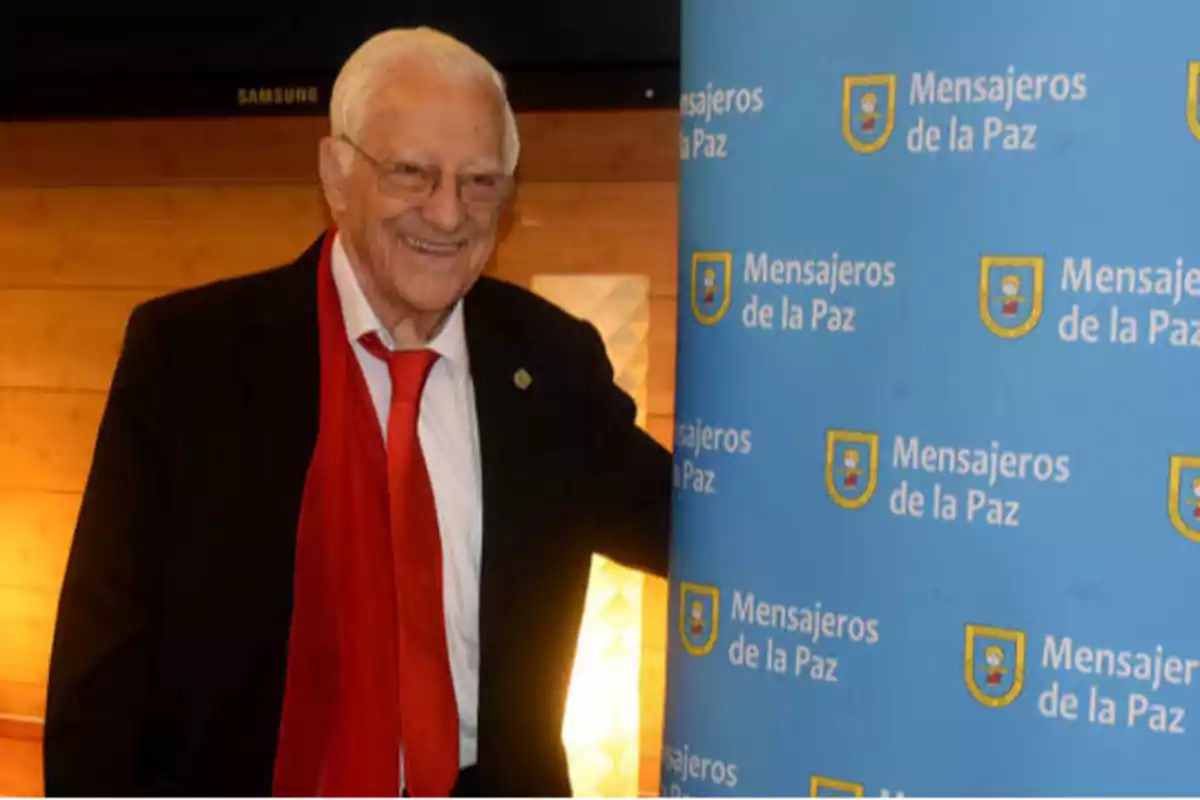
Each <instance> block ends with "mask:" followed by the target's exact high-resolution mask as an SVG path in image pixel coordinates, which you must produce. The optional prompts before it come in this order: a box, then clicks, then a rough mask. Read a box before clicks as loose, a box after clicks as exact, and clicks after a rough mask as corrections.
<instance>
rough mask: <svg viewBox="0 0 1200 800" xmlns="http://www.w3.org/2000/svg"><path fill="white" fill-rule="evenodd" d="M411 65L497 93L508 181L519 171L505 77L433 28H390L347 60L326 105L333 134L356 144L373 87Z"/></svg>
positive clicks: (514, 122) (518, 148)
mask: <svg viewBox="0 0 1200 800" xmlns="http://www.w3.org/2000/svg"><path fill="white" fill-rule="evenodd" d="M409 59H412V60H415V61H418V62H420V63H422V64H425V65H428V66H431V67H433V68H434V69H436V70H438V71H439V72H440V73H442V74H443V75H447V76H454V77H459V78H467V79H472V80H479V81H482V82H484V83H487V84H491V85H492V86H493V87H495V89H496V92H497V93H498V96H499V98H500V101H501V105H503V107H504V171H505V172H506V173H508V174H509V175H511V174H512V173H513V171H514V170H515V169H516V167H517V159H518V156H519V155H520V151H521V142H520V137H519V136H518V134H517V119H516V116H515V115H514V114H513V110H512V106H511V105H510V104H509V102H508V92H507V89H506V87H505V83H504V77H503V76H502V75H501V74H500V72H499V71H498V70H497V69H496V68H495V67H494V66H492V64H491V63H490V62H489V61H488V60H487V59H486V58H484V57H483V56H481V55H480V54H479V53H477V52H476V51H475V50H473V49H472V48H471V47H470V46H468V45H466V44H464V43H463V42H460V41H459V40H458V39H455V38H454V37H452V36H449V35H447V34H445V33H442V32H441V31H437V30H434V29H433V28H427V27H419V28H393V29H391V30H387V31H383V32H382V33H377V34H375V35H374V36H372V37H371V38H370V39H368V40H367V41H365V42H363V43H362V44H361V45H360V46H359V47H358V49H357V50H355V51H354V52H353V53H352V54H351V55H350V58H348V59H346V63H345V64H343V65H342V69H341V72H339V73H338V77H337V80H336V81H335V82H334V84H333V94H332V96H331V97H330V102H329V123H330V129H331V132H332V134H333V135H334V136H341V135H345V136H349V137H350V138H352V139H353V138H357V136H358V133H359V127H360V125H361V124H362V112H363V109H364V108H365V106H366V103H367V100H368V98H369V97H370V95H371V92H372V91H373V90H374V89H375V87H376V82H377V81H378V80H380V79H381V78H382V77H383V76H384V74H385V73H386V72H387V71H388V70H389V69H391V68H392V67H394V66H395V65H396V64H398V63H400V62H402V61H405V60H409Z"/></svg>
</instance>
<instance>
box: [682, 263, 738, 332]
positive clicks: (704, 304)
mask: <svg viewBox="0 0 1200 800" xmlns="http://www.w3.org/2000/svg"><path fill="white" fill-rule="evenodd" d="M732 293H733V253H692V313H693V314H695V316H696V319H697V320H698V321H699V322H700V324H701V325H716V324H717V323H718V322H720V321H721V318H722V317H724V316H725V312H726V311H728V310H729V303H730V300H731V299H732V297H731V295H732Z"/></svg>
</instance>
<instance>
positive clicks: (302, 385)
mask: <svg viewBox="0 0 1200 800" xmlns="http://www.w3.org/2000/svg"><path fill="white" fill-rule="evenodd" d="M319 244H320V242H319V241H318V244H317V245H314V247H313V248H311V249H310V250H309V251H308V252H307V253H305V254H304V255H303V256H301V258H300V259H299V260H298V261H297V262H296V263H295V264H293V265H292V266H290V267H287V268H285V269H284V270H281V271H280V272H279V273H277V276H276V278H277V279H276V280H273V281H269V282H268V281H264V282H263V283H262V284H261V287H260V291H261V292H262V295H263V296H260V297H258V298H257V302H255V303H254V304H253V307H252V309H251V310H248V313H247V319H246V320H245V324H246V325H247V326H248V335H247V336H246V346H245V348H244V349H243V352H242V357H241V360H240V363H239V379H240V385H241V386H242V388H243V392H244V394H243V402H244V405H245V409H246V427H245V435H246V437H247V439H248V441H247V442H246V445H247V447H246V449H247V453H248V454H250V456H249V457H250V463H249V464H247V465H244V466H242V467H241V469H242V472H243V474H244V475H247V476H248V478H249V480H250V481H251V484H252V491H253V492H254V500H255V502H254V504H253V508H255V509H256V510H257V511H256V517H257V518H256V519H254V520H247V521H246V523H247V526H248V530H253V533H254V538H255V539H257V540H259V541H261V542H262V544H263V547H262V548H261V549H260V550H257V552H258V553H259V554H260V558H261V563H254V564H250V565H247V566H248V568H249V569H253V570H255V572H253V573H249V574H250V575H252V576H253V580H255V581H265V582H266V585H265V586H263V587H262V588H264V589H266V591H265V592H264V593H263V594H264V596H266V597H269V598H273V599H274V602H272V603H271V608H270V609H269V611H268V613H269V614H270V615H271V618H272V620H273V621H274V622H277V623H279V624H280V625H282V626H283V630H284V631H285V632H286V630H287V626H288V625H289V623H290V615H291V593H292V578H293V573H292V571H293V567H294V563H293V558H294V554H295V544H296V529H297V525H298V522H299V514H300V503H301V500H302V498H303V493H304V483H305V480H306V478H307V474H308V465H309V462H310V461H311V458H312V452H313V447H314V446H315V444H316V436H317V425H318V412H319V402H320V401H319V397H320V356H319V350H318V338H317V303H316V289H317V262H318V256H319V249H318V248H319ZM249 526H254V527H253V528H252V529H251V528H249ZM285 554H286V557H284V556H285ZM281 601H286V602H285V603H281Z"/></svg>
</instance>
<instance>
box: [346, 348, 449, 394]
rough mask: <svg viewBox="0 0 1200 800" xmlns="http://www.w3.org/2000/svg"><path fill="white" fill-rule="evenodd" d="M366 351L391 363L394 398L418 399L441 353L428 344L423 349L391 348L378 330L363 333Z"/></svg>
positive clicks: (388, 363) (389, 366)
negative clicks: (380, 336) (376, 331)
mask: <svg viewBox="0 0 1200 800" xmlns="http://www.w3.org/2000/svg"><path fill="white" fill-rule="evenodd" d="M359 341H360V342H362V345H363V347H365V348H366V350H367V352H368V353H370V354H371V355H373V356H375V357H376V358H378V359H379V360H380V361H382V362H384V363H385V364H387V366H388V373H389V374H390V375H391V378H392V401H393V402H396V401H403V402H408V403H415V402H417V401H418V400H420V398H421V391H422V390H423V389H424V388H425V380H426V379H427V378H428V377H429V371H430V370H431V369H433V365H434V363H436V362H437V360H438V354H437V353H436V352H434V351H433V350H430V349H428V348H421V349H420V350H388V349H387V347H386V346H385V345H384V344H383V342H382V341H380V339H379V335H378V334H377V333H374V332H371V333H367V334H364V335H363V336H362V338H361V339H359Z"/></svg>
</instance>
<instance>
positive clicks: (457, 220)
mask: <svg viewBox="0 0 1200 800" xmlns="http://www.w3.org/2000/svg"><path fill="white" fill-rule="evenodd" d="M503 142H504V116H503V106H502V105H501V101H500V99H499V97H498V95H497V94H496V93H495V92H494V90H489V88H488V87H487V86H485V85H484V84H481V83H480V84H474V83H467V82H464V81H462V80H453V79H448V78H445V77H442V76H440V75H438V74H437V73H435V72H433V71H432V70H430V69H429V68H426V67H418V66H412V65H406V66H404V67H401V68H400V69H399V70H396V71H394V72H393V73H392V74H391V75H390V76H388V78H387V79H385V81H384V82H383V83H382V85H381V86H379V88H377V89H376V91H375V92H374V93H373V94H372V95H371V98H370V100H369V101H368V106H367V108H366V109H365V113H364V114H363V116H362V123H361V125H360V128H359V132H358V135H357V137H355V139H354V144H356V145H357V146H358V147H359V148H361V150H362V151H363V153H365V154H367V155H368V156H370V157H372V158H374V159H375V160H377V161H378V162H381V163H382V165H383V166H382V168H380V167H377V166H373V165H372V164H371V162H370V160H369V159H368V158H366V157H364V156H363V154H362V153H355V152H350V151H349V148H350V145H349V144H347V143H345V142H335V143H334V144H333V145H332V146H333V147H334V148H347V151H346V152H345V153H343V156H344V157H348V158H349V170H348V171H347V172H340V171H339V172H337V173H336V174H337V175H339V176H340V177H339V178H338V179H337V180H336V181H335V183H338V184H339V185H338V188H337V190H336V191H334V192H333V193H330V192H329V185H328V184H329V181H328V180H327V181H326V184H327V185H326V189H327V196H329V197H330V205H331V208H333V211H334V217H335V220H336V221H337V223H338V226H339V229H340V230H341V232H342V235H343V236H344V237H345V239H346V243H347V246H348V247H349V248H350V250H351V251H352V253H353V254H354V255H356V256H357V261H358V262H359V263H358V266H359V268H360V271H361V272H365V273H367V274H366V275H360V278H365V279H366V281H367V282H368V283H369V284H370V287H369V289H368V292H369V294H374V295H376V296H377V299H378V300H380V301H381V302H382V304H383V305H384V307H385V308H390V309H393V310H399V311H400V312H401V313H404V314H414V315H416V316H422V315H437V314H440V313H441V312H442V311H444V310H446V309H448V308H450V307H451V306H452V305H453V304H454V303H455V302H456V301H457V300H458V299H459V298H461V297H462V296H463V295H464V294H466V292H467V290H468V289H470V288H471V286H472V285H473V284H474V283H475V281H476V279H477V278H478V277H479V275H480V273H481V272H482V271H483V268H484V266H485V265H486V263H487V260H488V258H489V256H490V255H491V252H492V248H493V246H494V244H495V238H496V226H497V220H498V218H499V208H498V206H497V205H496V204H495V203H490V204H489V203H483V204H480V203H472V202H469V201H464V198H463V197H462V196H460V191H459V186H458V184H459V178H460V177H461V178H471V177H473V176H481V175H483V176H487V175H500V174H501V173H502V171H503V166H504V163H503ZM334 160H335V161H336V160H337V159H334ZM398 165H399V166H400V167H401V169H400V171H399V172H394V173H393V174H394V176H395V178H396V180H392V179H389V178H386V177H385V178H383V179H382V180H381V175H380V172H385V173H386V172H388V171H391V170H393V169H394V168H395V167H397V166H398ZM404 165H412V167H416V168H419V169H420V170H422V171H424V172H427V173H429V174H436V173H437V172H438V171H440V173H441V180H440V182H439V184H438V185H437V188H436V190H435V191H434V192H433V193H432V194H431V195H429V196H428V197H422V196H420V195H419V193H416V192H413V191H409V190H407V189H406V188H402V187H407V186H411V185H412V184H413V183H419V181H414V179H413V178H412V174H413V170H412V167H409V168H405V167H404ZM461 194H463V195H467V194H468V193H467V192H466V191H464V192H462V193H461ZM365 288H366V287H365ZM384 322H385V323H389V324H394V322H389V321H388V320H384Z"/></svg>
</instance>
